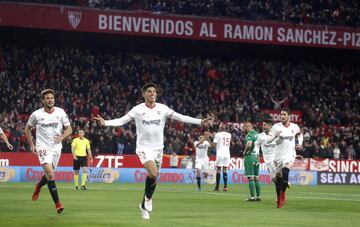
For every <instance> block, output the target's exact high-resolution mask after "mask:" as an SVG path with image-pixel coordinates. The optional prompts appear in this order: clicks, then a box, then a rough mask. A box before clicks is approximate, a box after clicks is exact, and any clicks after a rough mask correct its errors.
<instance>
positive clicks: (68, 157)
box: [0, 152, 169, 168]
mask: <svg viewBox="0 0 360 227" xmlns="http://www.w3.org/2000/svg"><path fill="white" fill-rule="evenodd" d="M38 165H40V163H39V159H38V157H37V156H36V155H33V154H32V153H30V152H29V153H13V152H0V166H38ZM58 166H73V156H72V154H62V155H61V158H60V162H59V165H58ZM91 166H93V167H104V168H142V164H141V162H140V160H139V158H138V157H137V156H136V155H109V154H104V155H98V156H96V157H94V161H93V164H92V165H91ZM162 166H163V168H169V158H168V157H165V156H164V159H163V165H162Z"/></svg>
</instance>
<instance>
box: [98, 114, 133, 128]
mask: <svg viewBox="0 0 360 227" xmlns="http://www.w3.org/2000/svg"><path fill="white" fill-rule="evenodd" d="M93 118H94V119H95V120H96V121H97V122H98V123H99V124H100V125H101V126H122V125H125V124H126V123H129V122H130V121H131V120H132V119H131V117H130V116H128V115H125V116H123V117H121V118H117V119H113V120H104V118H102V117H101V116H100V115H98V116H96V117H93Z"/></svg>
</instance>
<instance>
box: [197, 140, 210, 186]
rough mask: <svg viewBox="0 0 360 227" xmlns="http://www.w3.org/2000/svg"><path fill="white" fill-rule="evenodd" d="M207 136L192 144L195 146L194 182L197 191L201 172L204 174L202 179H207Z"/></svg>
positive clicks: (208, 144)
mask: <svg viewBox="0 0 360 227" xmlns="http://www.w3.org/2000/svg"><path fill="white" fill-rule="evenodd" d="M208 138H209V134H208V133H205V134H204V135H201V136H200V137H199V140H198V141H195V142H194V146H195V149H196V151H195V169H196V182H197V186H198V187H197V191H201V172H203V173H204V179H207V177H208V174H209V155H208V152H209V148H210V147H211V144H210V143H209V141H207V140H208Z"/></svg>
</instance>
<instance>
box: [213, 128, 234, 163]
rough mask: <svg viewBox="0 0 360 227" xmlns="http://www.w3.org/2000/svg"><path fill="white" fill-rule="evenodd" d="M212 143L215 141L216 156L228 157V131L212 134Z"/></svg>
mask: <svg viewBox="0 0 360 227" xmlns="http://www.w3.org/2000/svg"><path fill="white" fill-rule="evenodd" d="M213 142H214V143H216V156H217V157H230V142H231V134H230V133H228V132H217V133H216V134H215V136H214V141H213Z"/></svg>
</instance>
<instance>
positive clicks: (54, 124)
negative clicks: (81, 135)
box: [41, 122, 59, 128]
mask: <svg viewBox="0 0 360 227" xmlns="http://www.w3.org/2000/svg"><path fill="white" fill-rule="evenodd" d="M58 125H59V123H58V122H56V123H48V124H41V127H43V128H57V127H58Z"/></svg>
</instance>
